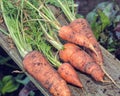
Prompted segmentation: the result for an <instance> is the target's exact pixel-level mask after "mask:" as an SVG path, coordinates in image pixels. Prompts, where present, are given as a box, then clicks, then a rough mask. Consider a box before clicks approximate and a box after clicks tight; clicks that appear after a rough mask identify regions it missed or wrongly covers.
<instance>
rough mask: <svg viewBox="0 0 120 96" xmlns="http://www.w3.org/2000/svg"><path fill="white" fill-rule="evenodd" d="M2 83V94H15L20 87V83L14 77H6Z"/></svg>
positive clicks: (0, 87)
mask: <svg viewBox="0 0 120 96" xmlns="http://www.w3.org/2000/svg"><path fill="white" fill-rule="evenodd" d="M0 83H1V84H0V85H1V86H0V89H1V90H0V91H1V93H2V94H5V93H10V92H13V91H15V90H17V89H18V87H19V83H17V82H16V80H15V78H14V77H13V76H12V75H7V76H4V77H3V79H2V80H1V81H0Z"/></svg>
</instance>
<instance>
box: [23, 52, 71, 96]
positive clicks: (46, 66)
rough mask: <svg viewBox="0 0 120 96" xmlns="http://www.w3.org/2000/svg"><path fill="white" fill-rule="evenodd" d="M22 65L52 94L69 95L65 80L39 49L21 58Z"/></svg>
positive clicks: (56, 95) (57, 95)
mask: <svg viewBox="0 0 120 96" xmlns="http://www.w3.org/2000/svg"><path fill="white" fill-rule="evenodd" d="M23 65H24V68H25V70H26V71H27V72H28V73H29V74H31V75H32V76H33V77H34V78H35V79H36V80H38V81H39V82H40V83H41V84H42V86H43V87H45V88H46V89H48V90H49V92H50V93H51V94H52V95H53V96H71V92H70V90H69V88H68V86H67V84H66V82H65V81H64V80H63V79H62V78H61V77H60V76H59V74H58V73H57V72H56V71H55V70H54V69H53V68H52V66H51V65H50V63H49V62H48V61H47V60H46V59H45V57H44V56H43V55H42V53H40V52H39V51H32V52H30V53H28V54H27V55H26V56H25V58H24V60H23Z"/></svg>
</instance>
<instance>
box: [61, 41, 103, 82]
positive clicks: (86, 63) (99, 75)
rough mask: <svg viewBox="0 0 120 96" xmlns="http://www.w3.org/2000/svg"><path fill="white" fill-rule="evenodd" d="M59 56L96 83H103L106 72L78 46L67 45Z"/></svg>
mask: <svg viewBox="0 0 120 96" xmlns="http://www.w3.org/2000/svg"><path fill="white" fill-rule="evenodd" d="M69 50H70V52H69ZM59 55H60V58H61V59H62V60H63V61H68V62H70V64H72V66H74V67H75V68H76V69H78V70H80V71H82V72H85V73H87V74H89V75H91V76H92V77H93V78H94V79H95V80H96V81H103V77H104V72H103V71H102V69H101V67H100V66H99V65H98V64H96V63H95V62H94V60H93V59H92V58H91V57H90V56H89V55H88V54H87V53H86V52H85V51H84V50H82V49H80V48H79V47H78V46H76V45H74V44H72V43H66V44H65V45H64V49H63V50H60V52H59ZM64 58H65V59H64Z"/></svg>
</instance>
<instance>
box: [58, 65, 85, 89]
mask: <svg viewBox="0 0 120 96" xmlns="http://www.w3.org/2000/svg"><path fill="white" fill-rule="evenodd" d="M58 73H59V74H60V76H61V77H62V78H63V79H64V80H65V81H66V82H68V83H70V84H73V85H75V86H77V87H80V88H82V87H83V85H82V84H81V81H80V80H79V77H78V75H77V73H76V71H75V70H74V68H73V67H72V66H71V65H70V64H69V63H63V64H62V65H61V66H60V67H59V68H58Z"/></svg>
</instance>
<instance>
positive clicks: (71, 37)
mask: <svg viewBox="0 0 120 96" xmlns="http://www.w3.org/2000/svg"><path fill="white" fill-rule="evenodd" d="M59 36H60V37H61V38H62V39H64V40H67V41H70V42H72V43H75V44H78V45H80V46H84V47H86V48H88V49H90V50H91V51H92V54H93V55H92V56H93V58H94V59H95V61H96V63H97V64H100V65H102V64H103V56H102V53H101V49H100V47H99V44H98V42H97V40H96V38H95V36H94V35H93V33H92V30H91V28H90V26H89V24H88V22H87V21H86V20H85V19H83V18H80V19H76V20H74V21H73V22H71V23H70V24H69V25H68V26H63V27H62V28H61V29H60V30H59ZM93 52H94V53H93Z"/></svg>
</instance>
